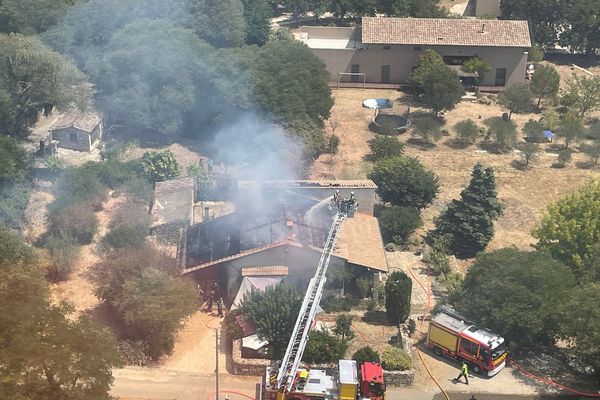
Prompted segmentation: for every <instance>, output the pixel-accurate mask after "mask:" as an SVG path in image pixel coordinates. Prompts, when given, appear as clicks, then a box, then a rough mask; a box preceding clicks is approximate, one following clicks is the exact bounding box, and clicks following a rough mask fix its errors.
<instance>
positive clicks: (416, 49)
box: [413, 46, 423, 51]
mask: <svg viewBox="0 0 600 400" xmlns="http://www.w3.org/2000/svg"><path fill="white" fill-rule="evenodd" d="M413 50H414V51H421V50H423V48H422V47H421V46H415V47H413Z"/></svg>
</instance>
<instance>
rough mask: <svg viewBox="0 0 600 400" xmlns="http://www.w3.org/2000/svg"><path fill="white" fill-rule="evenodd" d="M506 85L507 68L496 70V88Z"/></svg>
mask: <svg viewBox="0 0 600 400" xmlns="http://www.w3.org/2000/svg"><path fill="white" fill-rule="evenodd" d="M504 85H506V68H496V86H504Z"/></svg>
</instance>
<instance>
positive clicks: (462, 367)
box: [454, 361, 469, 385]
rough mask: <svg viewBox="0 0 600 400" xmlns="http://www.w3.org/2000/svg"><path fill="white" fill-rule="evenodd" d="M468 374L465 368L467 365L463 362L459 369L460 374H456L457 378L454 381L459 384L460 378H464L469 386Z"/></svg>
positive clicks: (467, 368)
mask: <svg viewBox="0 0 600 400" xmlns="http://www.w3.org/2000/svg"><path fill="white" fill-rule="evenodd" d="M468 374H469V367H468V366H467V363H466V362H465V361H463V362H462V366H461V367H460V374H458V376H457V377H456V378H455V379H454V380H455V381H457V382H460V378H462V377H463V376H464V377H465V382H466V383H467V385H468V384H469V377H468Z"/></svg>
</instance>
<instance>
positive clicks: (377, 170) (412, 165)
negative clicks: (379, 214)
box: [369, 156, 439, 209]
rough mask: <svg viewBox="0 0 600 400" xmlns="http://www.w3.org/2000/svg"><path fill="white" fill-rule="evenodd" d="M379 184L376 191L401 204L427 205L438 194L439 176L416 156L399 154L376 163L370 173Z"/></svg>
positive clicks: (403, 205) (394, 203)
mask: <svg viewBox="0 0 600 400" xmlns="http://www.w3.org/2000/svg"><path fill="white" fill-rule="evenodd" d="M369 179H372V180H373V181H374V182H375V183H376V184H377V187H378V189H377V194H378V195H379V197H381V199H382V200H383V201H385V202H388V203H391V204H393V205H396V206H399V207H413V208H416V209H421V208H425V207H427V206H428V205H429V204H431V202H432V201H433V199H435V197H436V196H437V194H438V191H439V184H438V177H437V176H436V175H435V174H434V173H433V172H432V171H431V170H429V169H427V168H425V167H424V166H423V164H421V162H420V161H419V160H418V159H417V158H413V157H406V156H397V157H391V158H386V159H383V160H380V161H377V162H376V163H375V166H374V168H373V171H372V172H371V173H370V174H369Z"/></svg>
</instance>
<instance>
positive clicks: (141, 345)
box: [118, 340, 150, 367]
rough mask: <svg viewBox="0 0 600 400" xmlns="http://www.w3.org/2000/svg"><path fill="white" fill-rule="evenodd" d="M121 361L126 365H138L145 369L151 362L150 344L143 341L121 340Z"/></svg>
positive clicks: (119, 349)
mask: <svg viewBox="0 0 600 400" xmlns="http://www.w3.org/2000/svg"><path fill="white" fill-rule="evenodd" d="M118 351H119V354H120V355H121V361H122V362H123V364H125V365H137V366H139V367H143V366H144V365H146V364H148V363H149V362H150V357H148V356H147V355H146V354H147V353H148V344H147V343H146V342H144V341H143V340H121V341H120V342H119V346H118Z"/></svg>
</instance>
